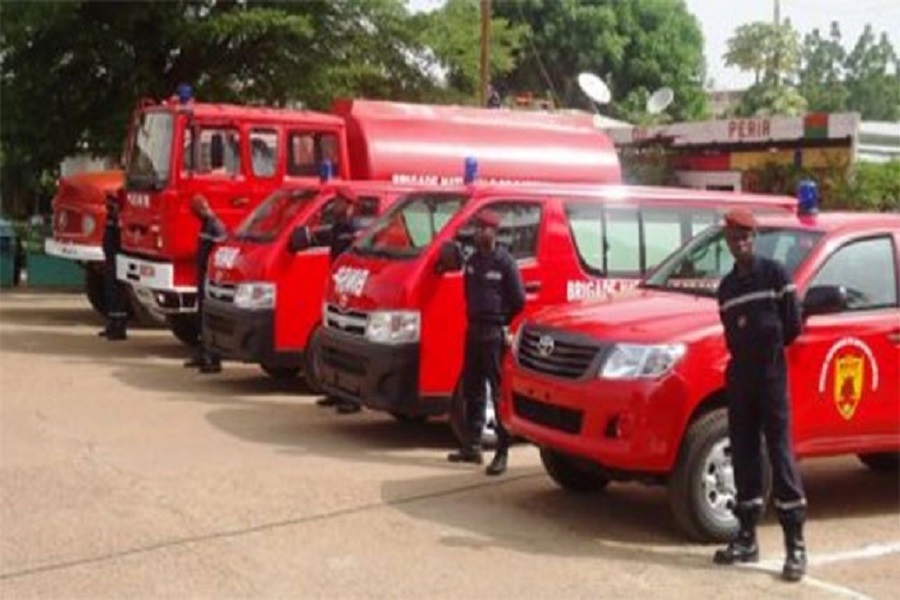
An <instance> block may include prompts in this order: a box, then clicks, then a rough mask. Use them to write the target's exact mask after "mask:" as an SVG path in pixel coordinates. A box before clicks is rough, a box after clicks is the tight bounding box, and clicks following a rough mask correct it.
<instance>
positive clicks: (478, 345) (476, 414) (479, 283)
mask: <svg viewBox="0 0 900 600" xmlns="http://www.w3.org/2000/svg"><path fill="white" fill-rule="evenodd" d="M499 226H500V216H499V215H498V214H497V213H495V212H493V211H490V210H484V211H481V212H480V213H478V214H477V215H476V216H475V227H476V229H475V238H474V242H475V252H474V253H473V254H472V255H471V256H470V257H469V258H468V260H466V262H465V265H464V285H465V295H466V321H467V323H466V340H465V357H464V359H463V371H462V394H463V398H464V399H465V406H466V424H467V426H468V440H467V441H466V442H465V443H464V444H463V445H462V447H461V448H460V449H459V450H457V451H456V452H452V453H450V454H449V455H448V456H447V459H448V460H449V461H450V462H467V463H475V464H481V463H482V461H483V459H482V455H481V431H482V428H483V427H484V411H485V406H486V403H487V401H488V400H487V398H486V397H485V384H486V383H489V384H490V386H491V394H492V395H493V396H494V397H493V398H492V399H491V401H492V402H494V406H495V407H496V406H497V403H496V398H497V396H498V394H499V392H500V364H501V359H502V357H503V351H504V349H505V348H506V346H507V345H508V340H507V326H508V325H509V323H510V322H511V321H512V320H513V319H514V318H515V317H516V315H518V314H519V313H520V312H522V308H524V306H525V286H524V284H523V283H522V275H521V274H520V273H519V269H518V267H517V266H516V261H515V259H514V258H513V257H512V256H511V255H510V254H509V252H507V251H506V250H505V249H504V248H501V247H500V246H498V245H497V229H498V227H499ZM495 413H496V414H497V450H496V453H495V454H494V460H493V461H492V462H491V464H490V465H488V467H487V469H486V471H485V472H486V473H487V474H488V475H500V474H502V473H503V472H505V471H506V460H507V454H508V451H509V442H510V439H509V433H507V431H506V429H505V428H504V427H503V424H502V423H501V422H500V415H499V411H495Z"/></svg>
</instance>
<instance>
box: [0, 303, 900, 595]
mask: <svg viewBox="0 0 900 600" xmlns="http://www.w3.org/2000/svg"><path fill="white" fill-rule="evenodd" d="M99 326H100V321H99V319H97V318H96V317H95V316H94V315H92V313H91V311H90V310H89V308H88V307H87V303H86V301H84V300H83V299H81V298H80V297H78V296H74V295H51V294H38V293H30V294H27V293H6V292H5V293H3V294H2V295H0V435H2V440H0V443H2V445H0V490H2V503H0V597H2V598H16V599H18V598H31V597H44V598H79V597H80V598H116V597H139V598H155V597H168V598H172V597H197V598H223V597H253V598H315V597H322V598H361V597H374V598H400V597H402V598H490V597H507V598H592V599H594V598H634V597H642V598H673V597H686V598H694V597H716V598H754V599H755V598H767V597H769V598H780V597H784V596H790V597H796V598H846V597H858V598H859V597H872V598H891V597H894V598H897V597H898V591H897V590H898V589H900V569H898V564H900V561H898V556H900V484H898V479H897V477H896V476H894V477H891V476H887V477H885V476H879V475H876V474H874V473H871V472H869V471H868V470H866V469H865V468H863V467H862V466H861V465H860V464H859V463H857V461H856V460H855V459H854V458H852V457H848V458H842V459H835V460H825V461H812V462H808V463H805V464H804V465H803V475H804V477H805V480H806V483H807V487H808V493H809V499H810V503H811V523H810V525H809V528H808V543H809V545H810V547H811V550H812V566H811V568H810V577H808V578H807V580H806V581H804V582H803V583H801V584H799V585H789V584H785V583H782V582H780V581H779V580H778V579H777V578H776V576H775V573H776V572H777V570H778V569H779V568H780V561H781V560H782V557H783V551H782V548H781V539H780V531H779V528H778V525H777V523H776V522H775V520H774V518H772V516H771V515H770V517H769V518H768V519H767V521H766V522H765V524H764V525H763V527H762V529H761V532H760V535H761V542H762V545H763V553H764V558H765V559H766V560H764V562H763V563H762V565H761V566H760V567H759V568H752V569H751V568H715V567H714V566H713V565H712V564H711V563H710V556H711V553H712V551H713V548H711V547H705V546H698V545H691V544H687V543H685V542H684V540H683V538H682V537H681V536H680V534H679V532H678V531H677V530H676V529H675V526H674V525H673V522H672V520H671V518H670V517H669V513H668V510H667V506H666V496H665V492H664V490H662V489H651V488H646V487H643V486H640V485H614V486H611V487H610V488H609V489H608V490H607V492H606V493H604V494H598V495H588V496H573V495H570V494H566V493H564V492H562V491H561V490H559V489H557V488H556V487H555V486H554V484H553V483H552V482H551V481H550V480H549V479H548V478H547V477H546V476H545V475H544V473H543V470H542V468H541V466H540V462H539V459H538V457H537V453H536V452H535V450H534V449H533V448H530V447H527V446H519V447H516V448H515V449H514V450H513V453H512V467H511V470H510V472H509V474H508V476H505V477H502V478H497V479H494V478H487V477H485V476H484V475H483V474H482V473H481V472H480V471H476V470H474V469H472V468H467V467H465V466H457V465H451V464H449V463H447V462H446V461H445V460H444V456H445V453H446V451H447V450H448V449H449V448H450V447H451V446H452V438H451V436H450V434H449V433H448V428H447V426H446V423H441V422H435V423H428V424H425V425H419V426H409V425H401V424H398V423H395V422H394V421H393V420H392V419H391V418H390V417H386V416H384V415H381V414H377V413H372V412H365V413H363V414H360V415H351V416H338V415H336V414H334V413H333V412H332V411H330V410H326V409H323V408H319V407H317V406H316V405H315V403H314V400H315V398H314V397H312V396H309V395H305V392H304V390H303V389H302V386H301V385H300V384H293V385H283V386H279V385H277V384H274V383H273V382H271V381H269V380H268V379H267V378H266V377H265V376H264V375H262V374H261V373H260V372H259V371H258V370H257V369H255V368H254V367H251V366H241V365H233V366H232V365H228V366H227V368H226V370H225V372H224V373H223V374H222V375H221V376H212V377H209V376H201V375H198V374H196V373H195V372H192V371H188V370H185V369H183V368H181V361H182V359H183V358H184V356H185V351H184V349H183V348H182V347H181V346H180V345H179V344H178V343H177V342H176V341H175V340H174V339H173V338H172V337H170V335H169V334H168V333H167V332H165V331H162V330H148V329H144V330H136V331H133V332H132V333H131V337H130V339H129V340H128V341H127V342H125V343H119V344H114V343H109V342H105V341H104V340H102V339H100V338H97V337H96V335H95V333H96V331H97V329H98V328H99Z"/></svg>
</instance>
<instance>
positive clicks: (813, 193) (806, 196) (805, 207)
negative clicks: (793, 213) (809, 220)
mask: <svg viewBox="0 0 900 600" xmlns="http://www.w3.org/2000/svg"><path fill="white" fill-rule="evenodd" d="M818 212H819V188H818V186H817V185H816V182H815V181H813V180H812V179H803V180H801V181H800V183H798V184H797V214H799V215H815V214H818Z"/></svg>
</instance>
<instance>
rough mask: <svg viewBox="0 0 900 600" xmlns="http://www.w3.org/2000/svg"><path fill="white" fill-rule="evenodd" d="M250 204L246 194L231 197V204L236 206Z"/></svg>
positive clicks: (240, 206) (241, 206)
mask: <svg viewBox="0 0 900 600" xmlns="http://www.w3.org/2000/svg"><path fill="white" fill-rule="evenodd" d="M248 204H250V200H249V199H248V198H247V197H246V196H238V197H237V198H232V199H231V205H232V206H234V207H236V208H243V207H244V206H247V205H248Z"/></svg>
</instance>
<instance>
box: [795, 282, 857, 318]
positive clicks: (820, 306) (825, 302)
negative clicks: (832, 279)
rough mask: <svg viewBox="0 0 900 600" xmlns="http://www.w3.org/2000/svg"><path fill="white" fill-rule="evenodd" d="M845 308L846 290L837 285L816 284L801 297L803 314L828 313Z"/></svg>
mask: <svg viewBox="0 0 900 600" xmlns="http://www.w3.org/2000/svg"><path fill="white" fill-rule="evenodd" d="M846 309H847V290H846V289H845V288H844V287H843V286H839V285H817V286H813V287H811V288H809V290H807V292H806V295H805V296H804V297H803V316H804V318H805V317H811V316H813V315H828V314H833V313H838V312H841V311H843V310H846Z"/></svg>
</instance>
